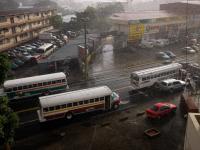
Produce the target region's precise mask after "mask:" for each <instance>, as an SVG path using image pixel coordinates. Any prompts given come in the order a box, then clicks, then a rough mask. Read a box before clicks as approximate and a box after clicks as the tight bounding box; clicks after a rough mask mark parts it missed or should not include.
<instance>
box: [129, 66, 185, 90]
mask: <svg viewBox="0 0 200 150" xmlns="http://www.w3.org/2000/svg"><path fill="white" fill-rule="evenodd" d="M181 68H182V65H181V64H179V63H172V64H169V65H164V66H159V67H154V68H149V69H144V70H139V71H134V72H132V73H131V77H130V78H131V86H132V87H133V90H138V89H142V88H146V87H150V86H152V85H154V84H155V83H157V82H158V81H161V80H164V79H169V78H177V77H178V76H179V75H180V69H181Z"/></svg>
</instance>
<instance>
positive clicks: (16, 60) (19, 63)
mask: <svg viewBox="0 0 200 150" xmlns="http://www.w3.org/2000/svg"><path fill="white" fill-rule="evenodd" d="M13 62H14V63H15V64H17V65H18V66H22V65H23V64H24V62H23V61H22V60H20V59H17V58H16V59H13Z"/></svg>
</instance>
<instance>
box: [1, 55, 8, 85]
mask: <svg viewBox="0 0 200 150" xmlns="http://www.w3.org/2000/svg"><path fill="white" fill-rule="evenodd" d="M10 66H11V64H10V61H9V59H8V56H7V55H6V54H2V53H1V54H0V84H2V83H3V82H4V80H5V79H6V76H7V72H8V71H9V69H10Z"/></svg>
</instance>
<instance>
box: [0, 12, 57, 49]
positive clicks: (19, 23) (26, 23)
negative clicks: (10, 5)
mask: <svg viewBox="0 0 200 150" xmlns="http://www.w3.org/2000/svg"><path fill="white" fill-rule="evenodd" d="M55 14H56V10H55V9H52V8H38V9H35V8H34V9H19V10H8V11H0V52H2V51H5V50H7V49H10V48H13V47H15V46H17V45H20V44H22V43H24V42H27V41H29V40H32V39H34V38H36V37H37V36H38V34H39V33H41V32H44V31H47V30H50V29H52V28H53V27H52V26H51V25H50V18H51V17H52V16H54V15H55Z"/></svg>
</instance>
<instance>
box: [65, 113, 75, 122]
mask: <svg viewBox="0 0 200 150" xmlns="http://www.w3.org/2000/svg"><path fill="white" fill-rule="evenodd" d="M65 117H66V118H67V119H68V120H71V119H72V117H73V115H72V113H71V112H68V113H67V114H66V115H65Z"/></svg>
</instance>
